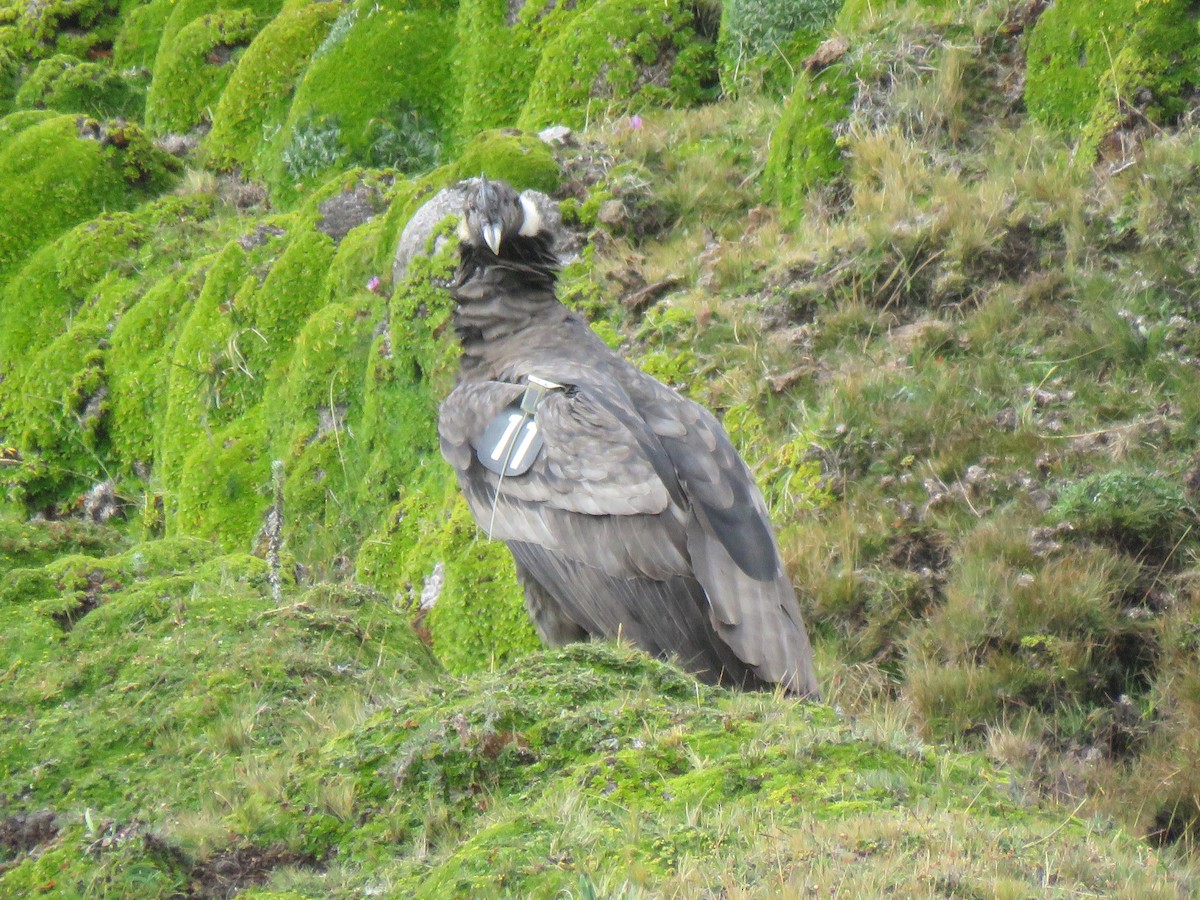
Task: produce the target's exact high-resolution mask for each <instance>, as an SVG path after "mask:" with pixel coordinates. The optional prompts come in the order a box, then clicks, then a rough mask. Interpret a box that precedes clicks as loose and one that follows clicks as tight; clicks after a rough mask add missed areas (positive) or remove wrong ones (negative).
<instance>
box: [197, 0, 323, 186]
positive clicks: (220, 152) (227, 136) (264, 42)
mask: <svg viewBox="0 0 1200 900" xmlns="http://www.w3.org/2000/svg"><path fill="white" fill-rule="evenodd" d="M340 11H341V7H340V6H339V5H338V4H336V3H328V2H323V0H321V2H314V3H306V4H303V5H296V6H291V7H288V8H287V9H284V10H283V11H282V12H280V14H279V15H278V16H276V17H275V18H274V19H272V20H271V22H270V24H268V25H267V26H266V27H265V28H263V30H262V31H261V32H259V33H258V35H257V36H256V37H255V38H254V40H253V42H251V44H250V46H249V47H247V48H246V51H245V53H244V54H243V55H242V58H241V61H240V62H239V63H238V65H237V69H236V71H235V72H234V73H233V75H232V77H231V78H230V79H229V83H228V85H227V86H226V88H225V90H224V91H223V92H222V94H221V99H220V101H219V102H218V103H217V106H216V109H215V110H214V112H213V122H212V131H211V132H209V134H208V136H207V138H206V139H205V143H204V148H205V152H206V154H207V159H208V161H209V163H210V164H211V165H212V166H213V167H215V168H217V169H231V168H233V167H235V166H240V167H242V170H243V172H244V173H245V174H247V175H261V174H262V172H263V169H264V166H265V164H266V161H267V159H266V154H265V151H266V150H267V149H268V148H269V147H270V146H271V139H272V137H273V136H274V135H275V133H276V132H278V131H279V129H280V128H282V127H283V124H284V120H285V119H286V118H287V112H288V107H289V105H290V103H291V99H292V93H293V91H294V90H295V86H296V82H297V80H298V79H299V78H300V76H301V74H302V73H303V71H304V69H305V67H306V66H307V65H308V62H309V59H310V57H311V56H312V54H313V52H314V51H315V50H316V49H317V47H318V46H320V44H321V42H322V41H323V40H324V39H325V36H326V34H327V33H328V31H329V26H330V25H331V24H332V23H333V21H334V19H335V18H336V17H337V15H338V13H339V12H340Z"/></svg>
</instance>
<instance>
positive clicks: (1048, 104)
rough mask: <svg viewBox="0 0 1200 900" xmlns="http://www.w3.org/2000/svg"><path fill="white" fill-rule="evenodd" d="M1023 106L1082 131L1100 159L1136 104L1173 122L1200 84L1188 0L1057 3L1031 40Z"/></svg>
mask: <svg viewBox="0 0 1200 900" xmlns="http://www.w3.org/2000/svg"><path fill="white" fill-rule="evenodd" d="M1026 58H1027V76H1026V83H1025V102H1026V104H1027V105H1028V107H1029V111H1030V113H1031V114H1032V115H1033V116H1034V117H1035V118H1037V119H1038V120H1039V121H1042V122H1045V123H1046V124H1048V125H1051V126H1053V127H1055V128H1058V129H1061V130H1069V129H1077V128H1083V129H1084V134H1083V140H1084V142H1085V145H1086V150H1087V152H1088V153H1091V154H1094V153H1095V152H1096V149H1097V146H1098V144H1099V142H1100V141H1102V140H1103V139H1104V138H1105V137H1107V136H1108V135H1109V134H1110V133H1111V132H1112V131H1113V129H1115V128H1116V127H1117V126H1118V125H1119V124H1121V122H1122V121H1123V120H1124V119H1125V118H1126V116H1127V115H1128V113H1129V110H1130V109H1131V108H1134V107H1136V108H1137V109H1140V110H1142V112H1143V113H1144V114H1145V115H1147V116H1149V117H1150V118H1151V120H1153V121H1155V122H1159V123H1162V122H1169V121H1172V120H1173V119H1174V118H1175V117H1176V116H1178V115H1179V114H1180V113H1181V112H1182V111H1183V110H1184V109H1185V108H1186V107H1187V100H1186V98H1187V96H1188V93H1189V91H1190V90H1191V88H1193V87H1194V86H1196V85H1197V84H1200V37H1198V32H1197V24H1196V19H1195V16H1194V10H1193V4H1191V3H1190V2H1188V0H1120V2H1116V3H1107V4H1105V5H1104V8H1103V9H1097V8H1096V7H1095V6H1094V5H1093V4H1090V3H1085V2H1079V0H1072V2H1064V3H1056V4H1054V6H1052V7H1051V8H1049V9H1048V10H1047V11H1046V13H1045V14H1044V15H1042V16H1041V17H1040V18H1039V19H1038V21H1037V24H1036V26H1035V27H1034V29H1033V31H1032V32H1031V33H1030V35H1029V41H1028V47H1027V51H1026Z"/></svg>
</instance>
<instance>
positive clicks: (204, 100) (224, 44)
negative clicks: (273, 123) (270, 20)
mask: <svg viewBox="0 0 1200 900" xmlns="http://www.w3.org/2000/svg"><path fill="white" fill-rule="evenodd" d="M261 24H262V23H261V22H260V21H259V19H258V18H257V17H256V16H255V14H254V13H253V12H252V11H251V10H248V9H232V10H229V9H226V10H218V11H217V12H214V13H211V14H209V15H206V16H201V17H200V18H198V19H196V20H195V21H193V22H190V23H188V24H187V25H186V26H185V27H184V28H182V29H181V30H180V31H179V33H178V35H177V36H176V37H175V39H174V40H173V41H164V43H163V45H162V47H161V48H160V49H159V51H158V57H157V58H156V59H155V62H154V77H153V80H151V82H150V92H149V94H148V95H147V97H146V124H147V125H149V126H150V127H151V128H153V129H154V130H156V131H160V132H161V131H187V130H188V129H190V128H192V127H193V126H195V125H198V124H200V123H201V122H204V121H206V120H207V119H208V116H209V115H210V112H209V110H210V108H211V107H212V106H214V105H215V104H216V101H217V98H219V97H220V96H221V91H222V90H223V89H224V87H225V83H226V82H227V81H228V80H229V78H230V76H231V75H232V74H233V71H234V68H235V65H234V64H235V62H236V60H237V59H238V57H239V56H240V53H241V51H242V50H243V49H244V48H245V47H246V46H247V45H249V43H250V41H251V40H252V39H253V38H254V35H255V34H257V33H258V30H259V28H260V27H261Z"/></svg>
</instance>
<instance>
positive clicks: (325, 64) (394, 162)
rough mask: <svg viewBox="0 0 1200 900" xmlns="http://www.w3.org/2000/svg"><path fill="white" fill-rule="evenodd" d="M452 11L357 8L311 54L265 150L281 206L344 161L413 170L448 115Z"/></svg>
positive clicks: (426, 159)
mask: <svg viewBox="0 0 1200 900" xmlns="http://www.w3.org/2000/svg"><path fill="white" fill-rule="evenodd" d="M453 37H454V17H453V11H452V8H451V7H450V6H449V5H448V4H447V3H444V2H442V0H423V2H416V3H414V2H403V0H383V2H378V3H376V2H374V0H369V2H368V0H359V2H358V3H356V4H355V5H354V6H352V7H350V8H348V9H345V10H344V11H343V12H342V15H341V16H340V17H339V18H338V20H337V21H336V22H335V23H334V25H333V27H332V28H331V29H330V32H329V34H328V36H327V37H326V39H325V40H324V42H323V43H322V44H321V45H320V46H319V47H318V49H317V51H316V52H315V53H314V55H313V57H312V62H311V63H310V64H309V66H308V68H307V70H306V71H305V73H304V77H303V79H302V80H301V82H300V84H299V86H298V87H297V89H296V96H295V100H294V101H293V103H292V105H291V109H290V110H289V112H288V117H287V121H286V124H285V125H284V128H283V130H282V131H281V133H280V135H279V136H278V138H277V139H276V142H275V143H274V145H273V148H272V153H273V154H274V160H273V161H272V165H271V166H270V167H269V172H268V175H269V181H270V183H271V186H272V188H273V189H275V191H276V192H277V193H279V194H280V196H281V197H282V198H283V199H285V200H286V199H288V198H289V197H294V196H295V192H296V190H297V188H298V187H299V186H300V185H302V184H312V183H314V182H316V181H318V180H320V178H321V177H322V176H323V175H325V174H326V173H327V172H328V171H329V170H330V169H332V168H335V167H337V168H345V167H347V166H348V165H351V164H353V163H362V164H366V165H371V166H381V167H382V166H395V167H397V168H400V169H403V170H406V171H420V170H424V169H427V168H430V167H432V165H433V164H435V163H436V161H437V159H438V156H439V152H440V147H441V144H442V142H443V141H444V139H445V135H446V133H447V129H448V128H449V127H450V126H451V123H452V122H453V119H454V115H455V113H456V107H455V103H454V101H453V91H452V90H451V69H450V66H451V49H452V44H453Z"/></svg>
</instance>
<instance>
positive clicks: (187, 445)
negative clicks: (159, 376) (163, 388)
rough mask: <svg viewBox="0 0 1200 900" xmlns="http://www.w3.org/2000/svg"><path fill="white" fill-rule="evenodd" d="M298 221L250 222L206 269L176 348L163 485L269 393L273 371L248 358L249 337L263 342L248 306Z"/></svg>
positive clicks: (161, 451) (161, 459)
mask: <svg viewBox="0 0 1200 900" xmlns="http://www.w3.org/2000/svg"><path fill="white" fill-rule="evenodd" d="M292 227H296V223H295V221H294V218H289V219H284V220H280V222H279V224H267V223H265V222H264V223H262V224H261V225H260V226H257V227H256V228H253V229H251V231H250V235H251V236H252V239H251V240H247V241H244V242H243V241H240V240H238V239H236V238H235V239H233V240H230V241H228V243H226V244H225V246H224V247H223V248H222V249H221V250H220V251H219V252H218V253H217V254H216V255H215V257H214V259H213V261H212V264H211V266H210V267H209V268H208V270H207V272H206V273H205V276H204V284H203V287H202V288H201V289H200V292H199V294H198V296H197V298H196V301H195V303H194V304H193V305H192V308H191V311H190V313H189V315H188V317H187V321H186V324H184V325H183V327H182V328H181V329H180V332H179V339H178V341H177V342H176V343H175V345H174V347H173V349H172V355H171V366H170V371H171V374H170V379H169V382H168V386H167V394H166V412H165V420H164V423H163V427H162V428H160V429H159V432H158V445H157V451H156V454H155V456H156V458H157V463H158V466H157V468H158V473H159V475H160V477H161V478H162V479H163V483H164V484H168V485H170V484H176V483H178V482H177V479H178V474H179V469H180V466H181V465H182V464H183V459H184V457H185V456H186V455H187V454H188V453H189V452H190V451H191V450H192V448H193V447H195V446H196V445H197V444H198V443H199V441H200V440H201V438H204V439H205V440H206V441H207V440H211V436H212V433H213V432H214V431H215V430H218V429H220V428H222V427H224V426H226V425H228V424H230V423H232V422H233V421H234V420H235V419H237V417H238V416H239V415H241V414H243V413H245V412H247V411H249V410H250V409H253V408H254V407H255V406H257V405H258V402H259V401H260V400H261V399H262V392H263V388H264V385H265V383H266V382H265V376H266V375H267V372H266V371H264V370H262V369H259V370H257V371H255V370H252V369H250V368H249V367H248V366H247V365H246V356H245V354H246V353H247V352H249V349H248V348H249V345H250V343H251V342H252V341H258V342H259V343H262V341H261V339H260V338H258V337H257V336H256V335H255V334H254V327H255V326H254V323H253V320H252V319H251V318H250V315H249V311H250V310H251V309H252V308H253V305H254V304H253V298H254V295H255V294H256V293H257V292H258V290H259V289H260V287H261V286H262V282H261V280H260V279H261V278H264V277H265V276H266V274H267V273H268V272H269V271H270V267H271V265H272V264H273V263H274V262H275V261H276V260H277V259H278V258H279V256H280V255H281V254H282V253H283V252H284V250H285V249H286V247H287V244H288V241H289V229H290V228H292ZM243 348H246V349H243ZM266 349H267V350H270V349H271V348H269V347H268V348H266ZM275 349H276V352H280V350H281V349H282V348H275Z"/></svg>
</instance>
